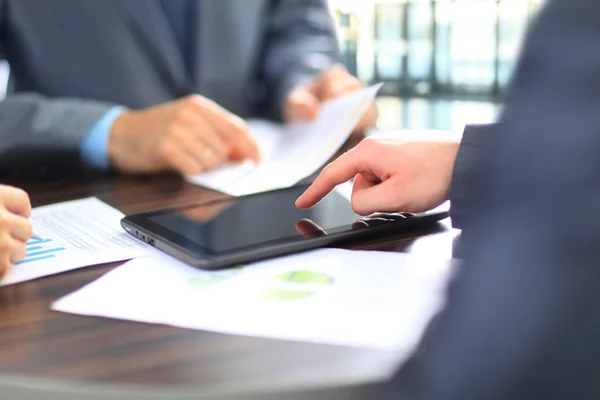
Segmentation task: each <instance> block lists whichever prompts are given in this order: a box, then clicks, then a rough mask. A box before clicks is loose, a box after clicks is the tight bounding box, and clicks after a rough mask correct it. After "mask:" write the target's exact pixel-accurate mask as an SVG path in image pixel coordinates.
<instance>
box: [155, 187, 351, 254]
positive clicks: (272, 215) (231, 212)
mask: <svg viewBox="0 0 600 400" xmlns="http://www.w3.org/2000/svg"><path fill="white" fill-rule="evenodd" d="M305 189H306V187H304V186H303V187H298V188H293V189H290V190H283V191H275V192H269V193H265V194H260V195H256V196H249V197H244V198H241V199H233V200H229V199H228V200H225V201H219V202H212V203H207V204H201V205H196V206H188V207H183V208H179V209H171V210H166V211H158V212H156V213H152V214H150V215H148V216H147V218H148V221H150V222H152V223H153V224H156V225H158V226H160V227H162V228H164V229H167V230H168V231H170V232H173V233H175V234H178V235H180V236H183V237H185V238H186V239H187V240H189V241H191V242H193V243H195V244H197V245H199V246H201V247H203V248H204V249H206V250H208V251H209V252H210V253H213V254H218V253H225V252H231V251H234V250H237V249H240V248H245V247H251V246H256V245H259V244H262V243H265V242H271V241H274V240H282V239H292V238H293V239H294V240H298V239H302V238H309V237H314V236H318V235H322V234H324V233H325V232H326V233H328V234H330V233H336V232H339V231H343V230H348V229H352V225H353V223H354V222H355V221H357V220H359V219H360V218H361V217H360V216H358V215H356V214H355V213H354V212H353V211H352V207H351V205H350V202H349V200H348V199H346V198H345V197H343V196H342V195H340V194H338V193H336V192H334V193H332V194H331V195H329V196H327V197H326V198H325V199H324V200H323V201H321V202H320V203H319V204H318V205H317V206H315V207H314V208H313V209H311V210H299V209H297V208H296V206H295V205H294V202H295V201H296V199H297V198H298V196H299V195H300V194H302V193H303V191H304V190H305Z"/></svg>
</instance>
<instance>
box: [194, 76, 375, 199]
mask: <svg viewBox="0 0 600 400" xmlns="http://www.w3.org/2000/svg"><path fill="white" fill-rule="evenodd" d="M380 87H381V85H376V86H373V87H370V88H366V89H362V90H359V91H356V92H353V93H351V94H349V95H347V96H344V97H340V98H337V99H334V100H330V101H328V102H326V103H325V104H323V107H322V108H321V110H320V113H319V115H318V117H317V119H316V120H315V121H311V122H298V123H293V124H289V125H279V124H275V123H271V122H266V121H249V127H250V131H251V133H252V135H253V136H254V138H255V139H256V141H257V142H258V145H259V148H260V150H261V156H262V161H261V162H260V164H258V165H254V164H253V163H252V162H251V161H246V162H243V163H228V164H225V165H223V166H221V167H220V168H217V169H215V170H213V171H210V172H205V173H202V174H199V175H196V176H190V177H188V181H189V182H191V183H195V184H197V185H201V186H205V187H208V188H210V189H214V190H218V191H221V192H224V193H227V194H229V195H232V196H241V195H245V194H252V193H259V192H264V191H267V190H273V189H281V188H285V187H289V186H292V185H295V184H296V183H298V182H299V181H301V180H302V179H304V178H306V177H308V176H310V175H312V174H313V173H315V172H317V171H318V170H319V169H320V168H321V167H323V165H325V163H326V162H327V161H328V160H329V159H331V158H332V157H333V156H334V155H335V153H336V152H337V151H338V150H339V149H340V147H342V145H343V144H344V143H345V142H346V140H348V137H349V136H350V134H351V133H352V131H353V129H354V127H355V126H356V124H357V123H358V122H359V121H360V118H361V117H362V115H363V114H364V113H365V112H366V111H367V110H368V109H369V107H370V106H371V104H372V102H373V101H374V99H375V95H376V94H377V91H378V90H379V88H380Z"/></svg>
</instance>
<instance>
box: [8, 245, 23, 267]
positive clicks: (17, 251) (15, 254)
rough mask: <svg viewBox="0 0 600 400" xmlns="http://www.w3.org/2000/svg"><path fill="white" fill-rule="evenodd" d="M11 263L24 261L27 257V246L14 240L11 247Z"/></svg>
mask: <svg viewBox="0 0 600 400" xmlns="http://www.w3.org/2000/svg"><path fill="white" fill-rule="evenodd" d="M10 248H11V250H10V253H9V256H10V263H11V264H14V263H16V262H19V261H21V260H23V259H24V258H25V257H26V256H27V246H26V245H25V243H23V242H19V241H16V240H13V243H11V245H10Z"/></svg>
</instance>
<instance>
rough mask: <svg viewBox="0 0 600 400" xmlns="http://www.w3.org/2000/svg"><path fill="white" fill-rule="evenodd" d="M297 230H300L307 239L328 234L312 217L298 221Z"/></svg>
mask: <svg viewBox="0 0 600 400" xmlns="http://www.w3.org/2000/svg"><path fill="white" fill-rule="evenodd" d="M296 230H297V231H298V232H300V234H301V235H302V236H304V238H305V239H313V238H316V237H321V236H325V235H327V233H326V232H325V231H324V230H323V229H322V228H321V227H320V226H319V225H317V224H315V223H314V222H313V221H311V220H310V219H305V218H303V219H301V220H299V221H298V222H296Z"/></svg>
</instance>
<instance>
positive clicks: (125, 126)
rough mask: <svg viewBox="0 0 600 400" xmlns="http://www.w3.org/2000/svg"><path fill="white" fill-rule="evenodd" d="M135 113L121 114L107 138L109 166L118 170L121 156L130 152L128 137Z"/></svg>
mask: <svg viewBox="0 0 600 400" xmlns="http://www.w3.org/2000/svg"><path fill="white" fill-rule="evenodd" d="M134 120H135V111H126V112H123V113H122V114H121V115H119V117H117V119H115V122H114V123H113V125H112V127H111V130H110V134H109V137H108V147H107V154H108V158H109V160H110V163H111V165H113V166H115V167H116V168H117V169H120V168H119V166H120V165H119V164H120V160H122V159H123V155H124V154H127V153H129V152H130V147H131V146H130V143H129V142H130V141H131V140H129V139H128V137H129V136H130V133H131V132H132V131H133V129H132V126H133V125H134Z"/></svg>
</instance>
